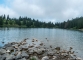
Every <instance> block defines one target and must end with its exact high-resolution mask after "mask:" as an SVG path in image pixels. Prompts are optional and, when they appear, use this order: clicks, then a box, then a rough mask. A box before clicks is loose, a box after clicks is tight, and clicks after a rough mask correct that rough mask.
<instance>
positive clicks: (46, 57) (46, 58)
mask: <svg viewBox="0 0 83 60" xmlns="http://www.w3.org/2000/svg"><path fill="white" fill-rule="evenodd" d="M41 60H49V57H48V56H44V57H43V58H42V59H41Z"/></svg>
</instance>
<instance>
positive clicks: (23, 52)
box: [21, 51, 29, 58]
mask: <svg viewBox="0 0 83 60" xmlns="http://www.w3.org/2000/svg"><path fill="white" fill-rule="evenodd" d="M21 55H22V57H25V58H29V55H28V54H27V53H26V52H25V51H22V53H21Z"/></svg>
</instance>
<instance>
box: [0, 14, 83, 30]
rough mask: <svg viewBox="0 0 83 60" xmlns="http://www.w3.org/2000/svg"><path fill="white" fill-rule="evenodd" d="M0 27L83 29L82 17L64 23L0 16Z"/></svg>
mask: <svg viewBox="0 0 83 60" xmlns="http://www.w3.org/2000/svg"><path fill="white" fill-rule="evenodd" d="M0 27H27V28H63V29H83V17H77V18H74V19H71V20H68V21H64V22H56V23H55V24H54V23H53V22H48V23H46V22H41V21H39V20H35V19H31V18H28V17H21V16H20V17H19V18H10V17H9V15H7V16H6V15H5V14H4V15H1V16H0Z"/></svg>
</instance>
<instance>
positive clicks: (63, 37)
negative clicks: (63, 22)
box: [0, 28, 83, 58]
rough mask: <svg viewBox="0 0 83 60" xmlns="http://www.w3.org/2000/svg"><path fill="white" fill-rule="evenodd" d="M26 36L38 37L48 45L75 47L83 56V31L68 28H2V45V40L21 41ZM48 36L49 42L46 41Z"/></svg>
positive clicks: (64, 47) (0, 32)
mask: <svg viewBox="0 0 83 60" xmlns="http://www.w3.org/2000/svg"><path fill="white" fill-rule="evenodd" d="M25 38H29V39H30V40H31V39H33V38H36V39H38V40H40V41H42V42H45V43H46V45H47V46H48V45H52V46H53V47H57V46H59V47H61V48H63V49H69V47H73V48H74V49H73V50H75V51H76V52H78V53H76V54H77V55H78V56H79V57H81V58H83V32H82V31H76V30H67V29H49V28H0V46H3V45H4V44H2V42H5V44H6V43H8V42H19V41H22V40H23V39H25ZM45 38H47V39H48V40H49V42H46V39H45Z"/></svg>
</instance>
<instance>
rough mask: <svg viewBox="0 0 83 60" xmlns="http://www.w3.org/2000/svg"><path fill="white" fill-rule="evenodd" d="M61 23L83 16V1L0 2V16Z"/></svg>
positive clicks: (1, 0)
mask: <svg viewBox="0 0 83 60" xmlns="http://www.w3.org/2000/svg"><path fill="white" fill-rule="evenodd" d="M3 14H6V15H8V14H9V15H10V17H16V18H18V17H19V16H27V17H30V18H34V19H38V20H40V21H45V22H48V21H51V22H62V21H67V20H68V19H72V18H75V17H80V16H83V0H0V15H3Z"/></svg>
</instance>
